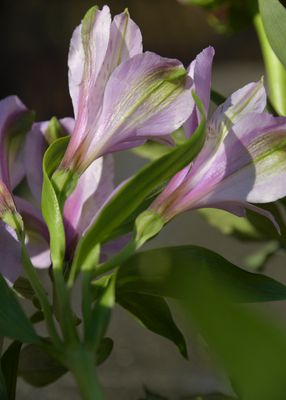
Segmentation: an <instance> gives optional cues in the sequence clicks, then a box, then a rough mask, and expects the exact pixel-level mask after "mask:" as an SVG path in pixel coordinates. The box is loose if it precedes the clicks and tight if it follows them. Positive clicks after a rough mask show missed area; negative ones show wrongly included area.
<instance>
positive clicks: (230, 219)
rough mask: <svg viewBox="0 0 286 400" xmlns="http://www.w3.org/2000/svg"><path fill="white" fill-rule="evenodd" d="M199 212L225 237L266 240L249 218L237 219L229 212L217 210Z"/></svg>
mask: <svg viewBox="0 0 286 400" xmlns="http://www.w3.org/2000/svg"><path fill="white" fill-rule="evenodd" d="M198 212H199V214H200V215H201V216H202V217H203V218H204V219H205V220H206V221H207V222H208V223H209V224H210V225H211V226H213V227H214V228H217V229H218V230H219V231H220V232H221V233H223V234H224V235H231V236H234V237H236V238H237V239H240V240H247V241H249V240H262V239H264V236H263V234H262V233H260V232H259V231H258V230H257V229H256V228H255V227H254V226H253V224H251V222H250V221H249V220H248V219H247V218H242V217H237V216H236V215H233V214H231V213H229V212H227V211H223V210H218V209H215V208H202V209H200V210H198ZM264 220H265V218H264Z"/></svg>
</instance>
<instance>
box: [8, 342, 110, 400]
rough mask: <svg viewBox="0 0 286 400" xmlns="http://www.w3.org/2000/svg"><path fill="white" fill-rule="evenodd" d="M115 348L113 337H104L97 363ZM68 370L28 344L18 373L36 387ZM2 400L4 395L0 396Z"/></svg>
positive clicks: (41, 350) (39, 349)
mask: <svg viewBox="0 0 286 400" xmlns="http://www.w3.org/2000/svg"><path fill="white" fill-rule="evenodd" d="M112 348H113V341H112V339H110V338H108V337H106V338H103V339H102V341H101V343H100V346H99V348H98V350H97V352H96V361H95V363H96V365H100V364H102V363H103V362H104V361H105V360H106V359H107V358H108V357H109V355H110V353H111V351H112ZM67 372H68V370H67V368H66V367H65V366H63V365H62V364H60V362H59V361H58V360H56V359H54V358H52V357H51V356H50V355H49V354H48V353H46V352H45V351H44V350H43V349H42V348H41V347H39V346H35V345H28V346H26V347H24V349H23V350H22V351H21V353H20V363H19V371H18V374H19V376H21V377H22V378H23V379H24V380H25V381H26V382H28V383H29V384H30V385H32V386H35V387H43V386H47V385H50V384H51V383H53V382H55V381H57V380H58V379H60V378H61V377H62V376H63V375H64V374H66V373H67ZM0 398H1V400H2V397H0Z"/></svg>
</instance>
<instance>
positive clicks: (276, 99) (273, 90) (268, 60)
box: [254, 14, 286, 115]
mask: <svg viewBox="0 0 286 400" xmlns="http://www.w3.org/2000/svg"><path fill="white" fill-rule="evenodd" d="M254 26H255V29H256V33H257V36H258V39H259V42H260V46H261V51H262V56H263V59H264V64H265V69H266V73H267V80H268V86H269V97H270V100H271V103H272V105H273V107H274V109H275V111H276V112H277V113H278V114H279V115H286V70H285V68H284V66H283V65H282V63H281V62H280V60H279V59H278V57H277V56H276V54H275V53H274V51H273V50H272V47H271V45H270V43H269V41H268V38H267V36H266V33H265V30H264V26H263V22H262V19H261V16H260V14H256V15H255V17H254Z"/></svg>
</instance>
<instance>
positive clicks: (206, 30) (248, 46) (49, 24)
mask: <svg viewBox="0 0 286 400" xmlns="http://www.w3.org/2000/svg"><path fill="white" fill-rule="evenodd" d="M105 3H107V4H108V5H109V6H110V7H111V10H112V12H113V14H116V13H119V12H121V11H122V10H123V9H124V8H125V7H128V8H129V11H130V14H131V16H132V18H133V19H134V20H135V21H136V22H137V24H138V25H139V26H140V28H141V30H142V34H143V39H144V49H145V50H151V51H155V52H158V53H159V54H161V55H163V56H168V57H174V58H179V59H180V60H181V61H183V62H184V64H185V65H188V64H189V62H190V61H191V60H192V59H193V58H194V57H195V55H196V54H197V53H198V52H199V51H200V50H201V49H202V48H203V47H206V46H208V45H209V44H212V45H213V46H215V48H216V65H219V64H220V63H223V62H225V61H226V62H230V61H236V60H240V61H241V60H249V61H251V60H255V61H256V60H258V59H259V58H260V53H259V50H258V45H257V40H256V38H255V35H254V33H253V31H252V30H251V29H248V30H245V31H244V32H241V33H239V34H236V35H235V36H234V37H233V38H232V40H229V38H228V37H223V36H219V35H217V34H215V33H214V31H213V30H212V29H211V28H210V27H208V25H207V23H206V18H205V13H204V12H203V11H201V10H200V9H198V8H197V7H193V6H184V5H182V4H179V3H178V2H177V1H176V0H113V1H112V0H106V1H100V0H98V1H97V4H98V6H102V5H103V4H105ZM0 4H1V5H0V21H1V23H0V38H1V39H0V40H1V41H0V45H1V63H0V76H1V81H0V98H3V97H5V96H7V95H9V94H14V93H16V94H18V96H19V97H20V98H21V99H22V101H23V102H24V103H25V104H26V105H27V106H28V107H29V108H33V109H35V110H36V111H37V115H38V118H39V119H46V118H50V117H51V116H52V115H57V116H59V117H61V116H66V115H71V114H72V109H71V103H70V99H69V95H68V90H67V65H66V61H67V54H68V47H69V41H70V37H71V34H72V31H73V29H74V28H75V26H76V25H78V24H79V22H80V20H81V18H82V17H83V15H84V13H85V12H86V11H87V10H88V9H89V8H90V7H91V6H93V5H94V4H95V3H94V1H90V0H60V1H59V0H58V1H55V0H13V1H12V0H1V2H0Z"/></svg>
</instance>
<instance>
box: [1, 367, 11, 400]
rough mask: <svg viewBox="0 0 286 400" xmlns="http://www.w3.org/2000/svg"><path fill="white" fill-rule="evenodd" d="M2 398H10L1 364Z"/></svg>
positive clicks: (4, 399)
mask: <svg viewBox="0 0 286 400" xmlns="http://www.w3.org/2000/svg"><path fill="white" fill-rule="evenodd" d="M0 399H1V400H2V399H3V400H9V399H8V393H7V389H6V385H5V380H4V376H3V373H2V369H1V365H0Z"/></svg>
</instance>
